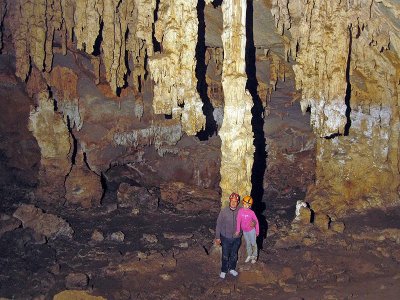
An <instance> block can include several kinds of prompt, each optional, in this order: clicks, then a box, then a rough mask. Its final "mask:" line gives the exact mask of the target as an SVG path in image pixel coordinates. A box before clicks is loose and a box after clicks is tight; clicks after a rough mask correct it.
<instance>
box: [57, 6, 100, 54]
mask: <svg viewBox="0 0 400 300" xmlns="http://www.w3.org/2000/svg"><path fill="white" fill-rule="evenodd" d="M103 1H104V0H76V2H75V3H76V8H75V11H74V21H75V24H74V34H75V37H76V42H77V43H76V47H77V48H78V49H79V50H84V51H86V52H87V53H89V54H91V53H93V51H94V46H95V43H96V39H97V36H98V35H99V33H100V24H101V17H102V15H103V10H104V5H103ZM69 4H70V3H69ZM64 7H65V8H67V7H70V6H69V5H68V4H67V1H66V2H65V6H64ZM66 12H67V10H66ZM67 20H69V19H67ZM69 21H70V20H69ZM68 25H69V26H70V25H71V23H69V22H68V23H67V26H68ZM70 29H71V28H68V27H67V30H70ZM103 39H104V37H103Z"/></svg>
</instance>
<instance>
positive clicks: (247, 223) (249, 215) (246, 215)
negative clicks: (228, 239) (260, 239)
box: [236, 207, 260, 235]
mask: <svg viewBox="0 0 400 300" xmlns="http://www.w3.org/2000/svg"><path fill="white" fill-rule="evenodd" d="M252 221H255V222H256V234H257V235H258V234H259V233H260V227H259V225H258V220H257V217H256V214H255V213H254V211H252V210H251V209H250V208H243V207H241V208H240V209H239V212H238V215H237V221H236V232H240V227H241V228H242V230H243V231H244V232H248V231H251V230H252V229H253V228H254V227H252V226H251V222H252Z"/></svg>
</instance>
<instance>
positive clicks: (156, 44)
mask: <svg viewBox="0 0 400 300" xmlns="http://www.w3.org/2000/svg"><path fill="white" fill-rule="evenodd" d="M159 6H160V0H156V8H155V9H154V23H153V25H152V26H153V34H152V39H153V48H154V52H161V44H160V43H159V42H158V41H157V39H156V37H155V36H154V33H155V28H154V26H155V24H156V22H157V20H158V15H157V14H158V8H159Z"/></svg>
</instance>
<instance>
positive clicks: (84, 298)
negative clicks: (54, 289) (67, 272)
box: [53, 290, 106, 300]
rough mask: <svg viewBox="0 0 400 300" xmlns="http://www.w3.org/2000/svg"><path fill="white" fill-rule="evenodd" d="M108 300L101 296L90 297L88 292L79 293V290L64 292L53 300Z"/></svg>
mask: <svg viewBox="0 0 400 300" xmlns="http://www.w3.org/2000/svg"><path fill="white" fill-rule="evenodd" d="M71 299H74V300H106V298H103V297H101V296H93V295H90V294H89V293H88V292H86V291H77V290H69V291H62V292H59V293H58V294H56V295H54V297H53V300H71Z"/></svg>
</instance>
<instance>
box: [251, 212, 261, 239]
mask: <svg viewBox="0 0 400 300" xmlns="http://www.w3.org/2000/svg"><path fill="white" fill-rule="evenodd" d="M253 218H254V222H255V223H256V236H258V235H259V234H260V225H259V224H258V219H257V216H256V214H255V213H254V211H253Z"/></svg>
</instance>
